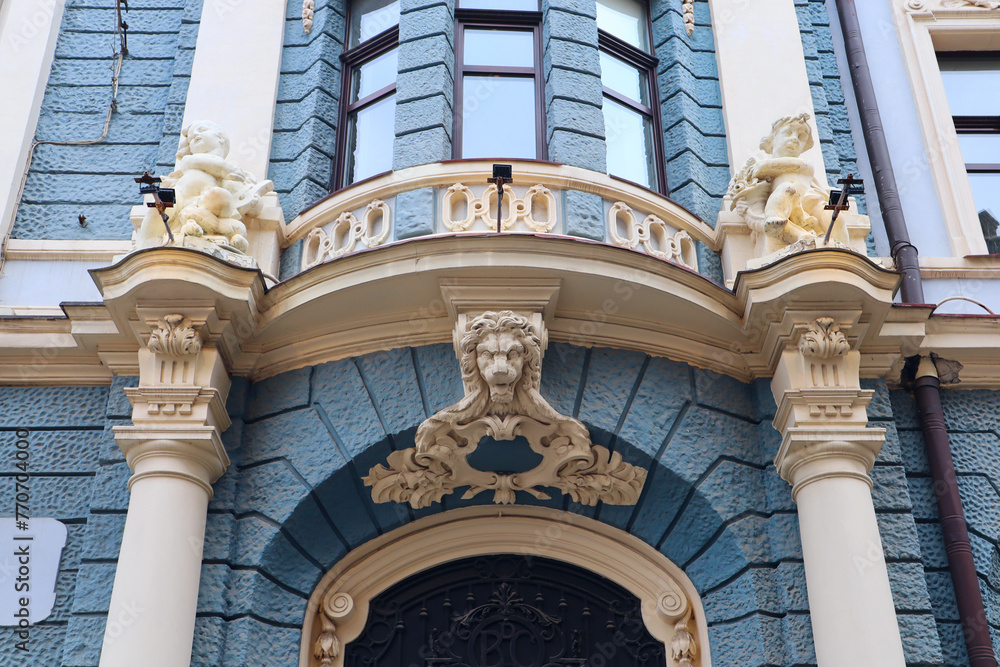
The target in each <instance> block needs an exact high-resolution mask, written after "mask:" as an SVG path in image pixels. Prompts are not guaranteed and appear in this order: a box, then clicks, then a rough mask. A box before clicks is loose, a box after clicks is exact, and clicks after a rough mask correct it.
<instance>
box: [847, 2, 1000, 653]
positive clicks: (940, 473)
mask: <svg viewBox="0 0 1000 667" xmlns="http://www.w3.org/2000/svg"><path fill="white" fill-rule="evenodd" d="M836 3H837V14H838V15H839V16H840V25H841V28H842V29H843V32H844V44H845V46H846V51H847V64H848V68H849V69H850V71H851V81H852V82H853V84H854V94H855V96H856V97H857V100H858V111H859V113H860V116H861V126H862V128H863V130H864V136H865V144H866V145H867V147H868V159H869V161H870V162H871V166H872V171H873V173H874V175H875V188H876V190H877V192H878V198H879V204H880V205H881V208H882V219H883V220H884V221H885V228H886V234H887V235H888V237H889V244H890V247H891V253H892V257H893V260H895V262H896V267H897V268H898V269H899V272H900V273H901V274H902V275H903V284H902V286H901V290H900V291H901V295H900V296H901V297H902V301H903V303H923V302H924V289H923V285H922V283H921V278H920V267H919V266H918V264H917V249H916V247H915V246H914V245H913V244H912V243H910V235H909V232H908V231H907V229H906V220H905V219H904V217H903V208H902V205H901V204H900V201H899V191H898V190H897V189H896V179H895V175H894V174H893V171H892V162H891V160H890V157H889V147H888V144H887V143H886V140H885V131H884V129H883V127H882V118H881V116H880V115H879V111H878V101H877V100H876V98H875V87H874V85H873V84H872V79H871V72H870V70H869V68H868V58H867V56H866V55H865V47H864V42H863V41H862V38H861V26H860V24H859V23H858V13H857V9H856V7H855V3H854V0H836ZM913 393H914V397H915V399H916V402H917V411H918V413H919V415H920V427H921V430H922V431H923V437H924V448H925V450H926V452H927V460H928V462H929V465H930V470H931V477H932V479H933V481H934V491H935V495H936V496H937V501H938V514H939V515H940V517H941V531H942V533H943V535H944V543H945V551H946V552H947V554H948V566H949V567H948V570H949V572H950V573H951V581H952V584H953V586H954V588H955V600H956V602H957V605H958V611H959V617H960V618H961V620H962V627H963V636H964V637H965V646H966V648H967V649H968V654H969V664H970V667H997V660H996V656H995V654H994V652H993V643H992V641H991V640H990V631H989V625H988V624H987V621H986V608H985V607H984V605H983V596H982V592H981V591H980V590H979V576H978V574H977V572H976V564H975V561H974V559H973V555H972V544H971V543H970V541H969V531H968V528H967V526H966V523H965V512H964V511H963V509H962V498H961V496H960V495H959V492H958V477H957V475H956V474H955V462H954V459H953V458H952V455H951V443H950V442H949V440H948V430H947V427H946V426H945V420H944V411H943V409H942V408H941V381H940V378H939V377H938V371H937V367H936V365H935V363H934V360H933V358H932V357H921V358H920V363H919V366H918V367H917V372H916V378H915V382H914V392H913Z"/></svg>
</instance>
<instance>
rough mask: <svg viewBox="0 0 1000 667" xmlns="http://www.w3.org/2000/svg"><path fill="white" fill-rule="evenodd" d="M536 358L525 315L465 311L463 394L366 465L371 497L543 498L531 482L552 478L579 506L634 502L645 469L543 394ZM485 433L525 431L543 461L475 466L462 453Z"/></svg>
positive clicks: (422, 501) (498, 435)
mask: <svg viewBox="0 0 1000 667" xmlns="http://www.w3.org/2000/svg"><path fill="white" fill-rule="evenodd" d="M541 359H542V354H541V342H540V339H539V336H538V334H537V333H536V331H535V328H534V326H533V325H532V324H531V322H530V321H529V320H528V318H526V317H523V316H521V315H517V314H515V313H513V312H511V311H501V312H486V313H483V314H482V315H480V316H479V317H476V318H475V319H473V320H472V321H471V322H470V323H469V325H468V327H467V329H466V332H465V335H464V337H463V338H462V341H461V345H460V359H459V360H460V365H461V370H462V382H463V384H464V385H465V397H464V398H462V400H460V401H459V402H457V403H455V404H454V405H452V406H450V407H447V408H445V409H444V410H441V411H440V412H438V413H437V414H435V415H433V416H431V417H429V418H428V419H426V420H425V421H424V422H423V423H422V424H421V425H420V427H419V428H418V429H417V433H416V439H415V440H416V443H415V444H416V447H411V448H409V449H404V450H399V451H395V452H393V453H392V454H390V455H389V458H388V468H387V467H385V466H383V465H381V464H380V465H376V466H375V467H373V468H372V469H371V470H370V471H369V474H368V476H367V477H365V478H364V482H365V484H366V485H367V486H370V487H372V498H373V499H374V500H375V501H376V502H389V501H394V502H408V503H410V505H412V506H413V507H415V508H419V507H427V506H428V505H430V504H431V503H433V502H438V501H440V500H441V498H443V497H444V496H445V495H447V494H449V493H452V492H453V491H454V490H455V489H456V488H458V487H460V486H468V487H469V489H468V490H467V491H466V492H465V495H463V496H462V497H463V499H465V498H471V497H473V496H475V495H477V494H479V493H481V492H483V491H487V490H492V491H493V502H495V503H503V504H510V503H513V502H514V500H515V492H516V491H525V492H527V493H530V494H531V495H533V496H534V497H536V498H539V499H542V500H546V499H548V498H549V495H548V494H547V493H545V492H544V491H542V490H541V489H540V488H539V487H543V486H551V487H555V488H557V489H559V490H561V491H562V492H563V493H567V494H569V496H570V497H571V498H572V499H573V500H574V501H576V502H578V503H581V504H584V505H595V504H597V502H598V501H603V502H605V503H610V504H616V505H628V504H634V503H635V502H636V501H637V500H638V498H639V492H640V491H641V489H642V485H643V483H644V482H645V479H646V471H645V470H644V469H642V468H638V467H636V466H633V465H632V464H629V463H626V462H624V461H622V458H621V456H620V455H619V454H618V453H617V452H616V453H611V452H609V451H608V450H607V449H605V448H604V447H601V446H599V445H594V444H593V443H592V442H591V440H590V433H589V431H588V430H587V427H586V426H584V425H583V424H582V423H580V422H579V421H577V420H576V419H573V418H572V417H567V416H565V415H562V414H560V413H559V412H557V411H556V410H555V409H554V408H553V407H552V406H550V405H549V404H548V402H547V401H546V400H545V399H544V398H542V396H541V394H540V393H539V385H540V382H541ZM487 436H488V437H492V438H494V439H496V440H500V441H504V440H513V439H514V438H516V437H519V436H521V437H524V438H525V439H526V440H527V441H528V444H529V445H530V447H531V449H532V450H533V451H534V452H536V453H538V454H540V455H541V456H542V462H541V463H539V465H538V466H537V467H535V468H534V469H532V470H529V471H526V472H520V473H500V472H489V471H483V470H479V469H477V468H474V467H472V466H471V464H470V463H469V462H468V460H467V457H468V456H469V455H470V454H472V453H473V452H474V451H475V450H476V448H477V447H478V445H479V443H480V441H481V440H482V439H483V438H484V437H487Z"/></svg>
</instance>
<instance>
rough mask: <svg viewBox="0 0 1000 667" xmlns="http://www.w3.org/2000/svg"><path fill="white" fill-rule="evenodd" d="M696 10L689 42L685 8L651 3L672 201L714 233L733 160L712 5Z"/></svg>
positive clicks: (662, 0) (667, 0) (666, 1)
mask: <svg viewBox="0 0 1000 667" xmlns="http://www.w3.org/2000/svg"><path fill="white" fill-rule="evenodd" d="M694 10H695V29H694V32H693V33H692V35H691V36H688V34H687V32H686V31H685V29H684V16H683V14H682V12H681V3H679V2H673V1H672V0H653V1H652V2H651V3H650V15H651V18H652V21H653V46H654V48H655V51H656V57H657V58H659V60H660V68H659V72H658V81H659V89H660V115H661V119H662V123H663V147H664V152H665V153H666V162H667V187H668V188H669V189H670V198H671V199H673V200H674V201H676V202H677V203H679V204H681V205H683V206H685V207H686V208H688V209H690V210H691V211H692V212H694V213H695V215H697V216H698V217H700V218H702V219H703V220H705V222H707V223H708V224H709V225H711V226H713V227H714V226H715V220H716V217H717V216H718V214H719V210H720V209H721V208H722V196H723V195H724V194H726V188H727V187H728V186H729V155H728V153H727V151H726V131H725V127H724V124H723V119H722V93H721V91H720V88H719V72H718V68H717V66H716V63H715V41H714V39H715V38H714V36H713V33H712V30H713V28H712V25H711V19H710V16H709V9H708V3H707V2H695V3H694Z"/></svg>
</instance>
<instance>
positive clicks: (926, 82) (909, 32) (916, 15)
mask: <svg viewBox="0 0 1000 667" xmlns="http://www.w3.org/2000/svg"><path fill="white" fill-rule="evenodd" d="M893 14H894V17H895V19H896V20H897V21H898V22H899V24H898V27H899V34H900V45H901V47H902V56H903V62H904V65H905V67H906V70H907V73H908V74H909V77H910V84H911V88H912V90H913V95H914V99H915V101H916V110H917V118H918V120H919V122H920V127H921V129H922V131H923V135H924V148H925V150H926V153H927V163H926V164H925V165H922V166H923V167H924V168H927V169H928V170H929V171H930V174H931V178H932V179H933V181H934V185H935V187H936V189H937V195H938V201H939V203H940V205H941V210H942V213H943V217H944V224H945V230H946V232H947V234H948V237H949V240H950V242H951V254H952V256H954V257H955V258H963V257H970V256H973V257H974V256H982V255H989V249H988V248H987V245H986V237H985V235H984V234H983V230H982V227H981V224H980V221H979V212H978V208H977V207H976V204H975V200H974V198H973V195H972V186H971V184H970V183H969V177H968V171H967V169H966V167H965V161H964V159H963V157H962V153H961V149H960V148H959V144H958V130H957V129H956V127H955V124H954V122H953V121H952V115H951V109H950V107H949V105H948V98H947V94H946V91H945V88H944V81H943V79H942V77H941V71H940V68H939V66H938V56H939V55H941V56H947V55H949V54H951V53H955V52H959V51H978V52H983V51H997V50H1000V14H998V13H997V12H986V11H983V10H982V9H980V8H976V7H971V6H970V7H968V8H958V9H937V8H924V7H917V8H913V7H910V6H907V7H906V8H904V9H903V10H902V11H898V12H893ZM941 254H944V253H939V254H938V256H940V255H941ZM929 256H931V255H929Z"/></svg>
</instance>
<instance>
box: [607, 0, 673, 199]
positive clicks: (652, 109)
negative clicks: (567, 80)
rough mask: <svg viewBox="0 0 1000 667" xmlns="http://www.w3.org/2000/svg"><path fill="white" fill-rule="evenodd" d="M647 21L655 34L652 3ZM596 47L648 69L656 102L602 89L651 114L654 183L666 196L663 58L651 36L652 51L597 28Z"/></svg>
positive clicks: (649, 28)
mask: <svg viewBox="0 0 1000 667" xmlns="http://www.w3.org/2000/svg"><path fill="white" fill-rule="evenodd" d="M646 23H647V28H646V29H647V30H648V31H649V34H650V35H652V29H651V25H649V24H650V18H649V7H647V8H646ZM597 48H598V50H599V51H603V52H604V53H607V54H608V55H610V56H614V57H615V58H618V59H619V60H622V61H624V62H626V63H628V64H629V65H632V66H633V67H635V68H636V69H639V70H644V71H645V73H646V81H647V85H648V86H649V100H650V102H651V104H652V105H653V106H646V105H644V104H641V103H640V102H638V101H637V100H633V99H630V98H628V97H625V96H624V95H622V94H621V93H618V92H616V91H614V90H612V89H611V88H608V87H607V86H605V85H603V84H602V86H601V88H602V90H603V94H604V97H609V98H611V99H613V100H614V101H615V102H618V103H619V104H621V105H623V106H626V107H629V108H630V109H632V110H633V111H635V112H637V113H640V114H642V115H643V116H646V117H648V118H649V119H650V120H651V121H652V125H653V146H652V147H651V149H652V150H653V152H654V154H655V155H654V160H655V166H656V183H654V185H655V186H656V192H658V193H660V194H662V195H663V196H664V197H667V196H669V195H670V190H669V188H668V187H667V173H666V159H665V156H664V154H663V123H662V120H661V118H660V88H659V86H658V85H657V67H658V66H659V64H660V61H659V59H658V58H657V57H656V55H655V54H654V53H653V44H652V39H650V44H649V51H650V52H649V53H646V52H645V51H643V50H642V49H640V48H638V47H636V46H633V45H632V44H629V43H628V42H626V41H625V40H623V39H621V38H620V37H615V36H614V35H612V34H611V33H608V32H605V31H604V30H601V29H600V28H598V30H597ZM609 175H610V176H611V177H612V178H617V179H619V180H622V181H625V182H627V183H632V184H633V185H636V186H638V187H640V188H644V189H647V190H648V189H649V188H648V187H647V186H645V185H642V184H641V183H635V182H633V181H629V180H628V179H626V178H622V177H621V176H615V175H614V174H609Z"/></svg>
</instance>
